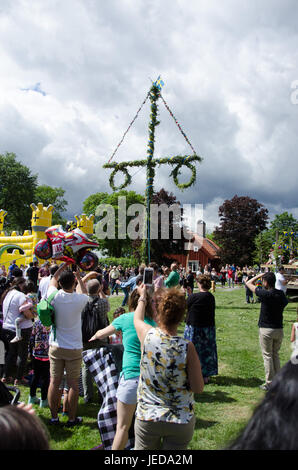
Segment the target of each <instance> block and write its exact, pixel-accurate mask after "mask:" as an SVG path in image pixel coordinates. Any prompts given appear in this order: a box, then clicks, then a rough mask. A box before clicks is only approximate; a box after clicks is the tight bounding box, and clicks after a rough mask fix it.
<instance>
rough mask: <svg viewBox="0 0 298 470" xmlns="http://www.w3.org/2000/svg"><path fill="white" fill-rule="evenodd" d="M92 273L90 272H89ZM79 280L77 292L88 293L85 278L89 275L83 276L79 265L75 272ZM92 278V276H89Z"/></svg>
mask: <svg viewBox="0 0 298 470" xmlns="http://www.w3.org/2000/svg"><path fill="white" fill-rule="evenodd" d="M89 274H90V273H89ZM74 275H75V277H76V279H77V281H78V285H77V287H76V292H77V293H78V294H86V295H87V294H88V292H87V287H86V284H85V281H84V279H85V278H86V277H87V276H84V277H83V278H81V276H80V271H79V268H78V267H77V270H76V271H75V273H74ZM89 279H90V278H89Z"/></svg>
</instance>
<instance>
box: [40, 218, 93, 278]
mask: <svg viewBox="0 0 298 470" xmlns="http://www.w3.org/2000/svg"><path fill="white" fill-rule="evenodd" d="M45 234H46V236H47V238H46V239H45V240H40V241H39V242H38V243H37V244H36V245H35V248H34V254H35V255H36V256H37V257H38V258H41V259H49V258H53V260H60V261H64V262H68V263H72V264H77V265H78V266H79V267H80V268H81V269H82V270H83V271H94V270H95V269H96V268H97V266H98V258H97V256H96V255H95V254H94V253H92V251H90V250H92V249H94V248H98V243H96V242H93V241H92V240H90V239H89V238H88V237H87V236H86V234H85V233H84V232H82V230H80V229H79V228H75V229H74V230H71V231H69V232H65V231H64V230H63V228H62V227H61V225H53V226H52V227H49V228H48V229H47V230H46V231H45Z"/></svg>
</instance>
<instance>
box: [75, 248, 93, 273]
mask: <svg viewBox="0 0 298 470" xmlns="http://www.w3.org/2000/svg"><path fill="white" fill-rule="evenodd" d="M78 265H79V267H80V268H81V269H82V270H83V271H95V269H96V268H97V266H98V258H97V256H96V255H95V254H94V253H92V252H91V251H87V253H85V254H84V255H83V256H82V257H81V258H80V259H79V260H78Z"/></svg>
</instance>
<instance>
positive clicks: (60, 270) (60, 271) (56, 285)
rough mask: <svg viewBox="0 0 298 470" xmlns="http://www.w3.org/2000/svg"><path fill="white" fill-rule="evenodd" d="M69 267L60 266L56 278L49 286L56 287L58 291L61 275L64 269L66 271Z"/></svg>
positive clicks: (65, 265)
mask: <svg viewBox="0 0 298 470" xmlns="http://www.w3.org/2000/svg"><path fill="white" fill-rule="evenodd" d="M67 266H68V263H62V264H60V266H59V268H58V269H57V271H56V272H55V274H54V276H53V277H52V279H51V280H50V284H49V285H50V286H54V287H56V289H58V281H59V277H60V275H61V273H62V272H63V271H64V269H66V267H67Z"/></svg>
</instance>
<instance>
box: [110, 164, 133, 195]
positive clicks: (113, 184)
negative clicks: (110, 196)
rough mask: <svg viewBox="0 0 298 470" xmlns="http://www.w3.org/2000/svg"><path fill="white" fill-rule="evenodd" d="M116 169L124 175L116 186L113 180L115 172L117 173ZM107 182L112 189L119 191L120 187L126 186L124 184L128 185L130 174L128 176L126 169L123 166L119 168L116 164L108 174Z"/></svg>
mask: <svg viewBox="0 0 298 470" xmlns="http://www.w3.org/2000/svg"><path fill="white" fill-rule="evenodd" d="M118 171H121V172H122V173H123V174H124V175H125V180H124V182H123V183H122V184H121V185H120V186H118V187H116V186H115V182H114V178H115V176H116V174H117V173H118ZM109 183H110V186H111V188H112V189H113V190H114V191H120V190H121V189H124V188H126V186H128V185H129V184H130V183H131V176H130V174H129V173H128V171H127V169H126V168H125V167H124V166H123V167H121V168H120V167H119V165H117V166H115V168H114V171H112V173H111V174H110V179H109Z"/></svg>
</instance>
